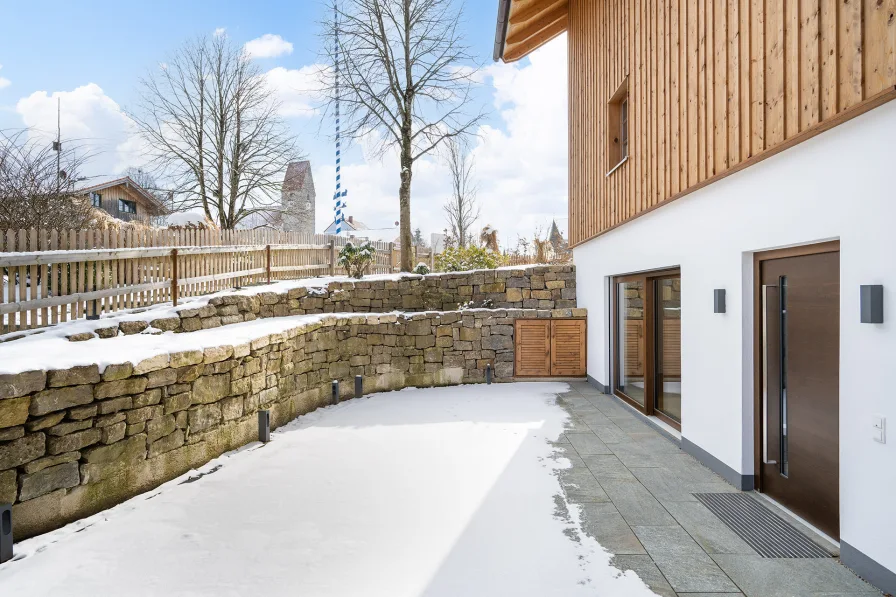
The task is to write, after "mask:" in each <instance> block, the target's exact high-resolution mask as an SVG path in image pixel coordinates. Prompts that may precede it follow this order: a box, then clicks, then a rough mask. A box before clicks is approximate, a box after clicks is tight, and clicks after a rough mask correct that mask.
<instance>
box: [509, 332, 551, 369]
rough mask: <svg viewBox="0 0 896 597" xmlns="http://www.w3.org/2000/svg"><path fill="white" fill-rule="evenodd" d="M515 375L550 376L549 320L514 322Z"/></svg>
mask: <svg viewBox="0 0 896 597" xmlns="http://www.w3.org/2000/svg"><path fill="white" fill-rule="evenodd" d="M515 331H516V338H515V344H516V346H515V352H516V354H515V356H514V360H515V363H514V365H515V372H514V374H515V375H518V376H528V377H547V376H549V375H550V374H551V320H550V319H518V320H516V330H515Z"/></svg>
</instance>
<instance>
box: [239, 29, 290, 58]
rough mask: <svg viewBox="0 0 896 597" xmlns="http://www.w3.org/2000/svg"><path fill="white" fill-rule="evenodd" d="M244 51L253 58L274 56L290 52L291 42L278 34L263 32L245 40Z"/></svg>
mask: <svg viewBox="0 0 896 597" xmlns="http://www.w3.org/2000/svg"><path fill="white" fill-rule="evenodd" d="M246 52H248V53H249V55H250V56H252V57H253V58H276V57H277V56H283V55H284V54H292V44H291V43H290V42H288V41H286V40H285V39H283V38H282V37H280V36H279V35H275V34H273V33H265V34H264V35H262V36H261V37H259V38H256V39H253V40H252V41H249V42H246Z"/></svg>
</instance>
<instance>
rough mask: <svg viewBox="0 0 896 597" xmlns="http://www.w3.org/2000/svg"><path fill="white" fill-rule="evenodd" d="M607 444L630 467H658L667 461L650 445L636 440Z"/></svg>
mask: <svg viewBox="0 0 896 597" xmlns="http://www.w3.org/2000/svg"><path fill="white" fill-rule="evenodd" d="M606 446H607V447H608V448H609V449H610V450H611V451H612V452H613V454H615V455H616V456H618V457H619V460H621V461H622V463H623V464H624V465H625V466H627V467H629V468H644V467H648V468H656V467H660V466H664V464H665V462H666V460H664V459H663V458H662V455H661V454H657V453H655V452H651V451H650V449H649V448H648V447H646V446H642V445H641V444H639V443H637V442H635V441H631V442H621V443H617V444H606Z"/></svg>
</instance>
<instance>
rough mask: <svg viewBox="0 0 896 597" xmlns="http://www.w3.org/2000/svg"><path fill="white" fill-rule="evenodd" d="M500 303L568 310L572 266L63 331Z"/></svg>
mask: <svg viewBox="0 0 896 597" xmlns="http://www.w3.org/2000/svg"><path fill="white" fill-rule="evenodd" d="M471 302H472V303H473V305H474V306H487V307H490V308H498V309H548V310H551V309H570V308H574V307H575V306H576V280H575V266H572V265H552V266H532V267H526V268H519V269H500V270H477V271H473V272H458V273H452V274H432V275H428V276H419V275H414V274H408V275H407V276H404V277H402V278H400V279H398V280H372V281H368V280H348V281H344V282H332V283H330V284H328V285H327V286H322V287H302V288H294V289H292V290H289V291H288V292H282V293H276V292H262V293H260V294H256V295H241V294H234V295H228V296H218V297H214V298H211V299H209V301H208V304H206V305H203V306H199V307H195V308H187V309H182V310H180V311H178V312H177V316H176V317H173V316H172V317H165V318H158V319H151V316H152V311H148V312H147V314H146V315H147V320H146V321H126V322H120V323H118V324H114V325H109V326H107V327H102V328H99V329H97V330H95V333H92V332H86V333H80V334H75V335H72V336H69V339H70V340H73V341H83V340H90V339H92V338H94V337H97V336H98V337H100V338H112V337H115V336H117V335H118V334H119V333H123V334H125V335H129V334H137V333H141V332H143V331H144V330H146V329H147V328H149V327H151V328H153V329H156V330H161V331H175V332H194V331H197V330H201V329H208V328H214V327H220V326H222V325H230V324H233V323H240V322H243V321H251V320H254V319H256V318H259V317H286V316H289V315H306V314H310V313H384V312H389V311H405V312H408V311H410V312H414V311H453V310H456V309H457V308H458V307H459V306H460V305H462V304H465V303H471Z"/></svg>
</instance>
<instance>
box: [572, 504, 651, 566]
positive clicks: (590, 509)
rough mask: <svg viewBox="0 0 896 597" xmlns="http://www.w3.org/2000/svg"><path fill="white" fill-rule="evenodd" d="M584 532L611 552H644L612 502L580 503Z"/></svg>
mask: <svg viewBox="0 0 896 597" xmlns="http://www.w3.org/2000/svg"><path fill="white" fill-rule="evenodd" d="M581 508H582V520H583V524H582V526H583V528H584V530H585V534H587V535H589V536H590V537H593V538H594V539H595V541H597V542H598V543H600V544H601V546H602V547H603V548H604V549H606V550H607V551H609V552H610V553H612V554H646V553H647V552H646V551H644V547H643V546H642V545H641V543H640V542H638V538H637V537H636V536H635V534H634V533H633V532H632V529H631V528H630V527H629V526H628V525H627V524H626V522H625V519H623V518H622V515H620V514H619V512H617V511H616V508H615V507H613V504H610V503H606V504H595V503H588V504H582V505H581Z"/></svg>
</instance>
